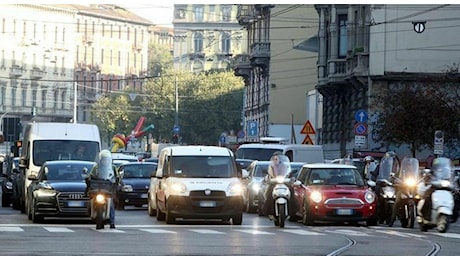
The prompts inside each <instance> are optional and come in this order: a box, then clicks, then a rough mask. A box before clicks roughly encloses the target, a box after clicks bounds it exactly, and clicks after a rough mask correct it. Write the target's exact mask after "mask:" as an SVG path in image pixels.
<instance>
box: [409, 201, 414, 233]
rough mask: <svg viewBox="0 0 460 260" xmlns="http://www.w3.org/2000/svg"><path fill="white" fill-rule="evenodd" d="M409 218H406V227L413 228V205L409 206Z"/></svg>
mask: <svg viewBox="0 0 460 260" xmlns="http://www.w3.org/2000/svg"><path fill="white" fill-rule="evenodd" d="M408 217H409V219H408V227H409V228H414V224H415V205H410V206H409V216H408Z"/></svg>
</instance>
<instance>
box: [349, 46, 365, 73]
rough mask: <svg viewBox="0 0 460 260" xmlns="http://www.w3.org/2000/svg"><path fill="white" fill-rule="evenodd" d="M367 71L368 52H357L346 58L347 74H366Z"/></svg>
mask: <svg viewBox="0 0 460 260" xmlns="http://www.w3.org/2000/svg"><path fill="white" fill-rule="evenodd" d="M368 73H369V53H368V52H358V53H355V54H354V55H353V56H351V57H349V58H347V74H348V76H367V75H368Z"/></svg>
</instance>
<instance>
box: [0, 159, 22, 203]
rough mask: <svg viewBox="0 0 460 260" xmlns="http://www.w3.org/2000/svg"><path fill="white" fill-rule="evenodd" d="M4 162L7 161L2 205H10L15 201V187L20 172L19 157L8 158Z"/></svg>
mask: <svg viewBox="0 0 460 260" xmlns="http://www.w3.org/2000/svg"><path fill="white" fill-rule="evenodd" d="M4 163H7V167H6V172H4V173H3V174H2V177H4V179H3V182H2V207H9V206H10V205H11V203H12V202H13V189H14V183H15V182H16V178H17V175H18V174H19V157H14V158H11V157H10V158H8V159H7V160H6V161H5V162H4Z"/></svg>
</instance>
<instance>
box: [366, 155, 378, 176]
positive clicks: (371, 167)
mask: <svg viewBox="0 0 460 260" xmlns="http://www.w3.org/2000/svg"><path fill="white" fill-rule="evenodd" d="M375 169H376V166H375V160H374V157H372V156H370V155H368V156H366V157H364V178H366V179H367V180H372V173H373V172H374V171H375Z"/></svg>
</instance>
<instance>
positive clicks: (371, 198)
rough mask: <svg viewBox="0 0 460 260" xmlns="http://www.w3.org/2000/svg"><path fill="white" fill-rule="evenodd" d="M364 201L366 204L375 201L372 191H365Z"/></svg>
mask: <svg viewBox="0 0 460 260" xmlns="http://www.w3.org/2000/svg"><path fill="white" fill-rule="evenodd" d="M364 199H365V200H366V202H367V203H372V202H374V201H375V194H374V193H373V192H372V191H366V193H365V194H364Z"/></svg>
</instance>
